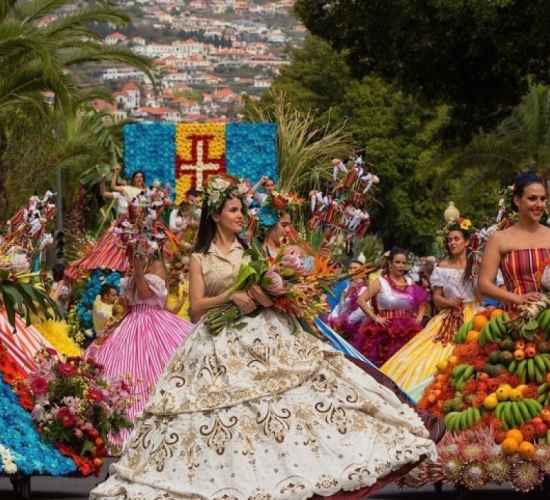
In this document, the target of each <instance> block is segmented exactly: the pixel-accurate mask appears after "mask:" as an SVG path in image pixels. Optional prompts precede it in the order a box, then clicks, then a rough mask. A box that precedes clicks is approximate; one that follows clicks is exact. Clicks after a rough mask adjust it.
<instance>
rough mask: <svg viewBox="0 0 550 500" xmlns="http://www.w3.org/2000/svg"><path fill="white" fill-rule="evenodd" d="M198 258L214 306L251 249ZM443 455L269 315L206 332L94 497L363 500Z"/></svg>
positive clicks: (399, 406) (177, 359)
mask: <svg viewBox="0 0 550 500" xmlns="http://www.w3.org/2000/svg"><path fill="white" fill-rule="evenodd" d="M192 258H195V259H197V260H198V262H199V263H200V265H201V267H202V274H203V277H204V282H205V287H206V295H207V296H216V295H218V294H220V293H222V292H223V291H224V290H227V289H228V287H230V286H232V285H233V283H234V282H235V279H236V276H237V273H238V271H239V268H240V265H241V262H242V258H243V249H242V247H241V246H240V245H239V244H238V243H237V242H236V243H235V244H234V246H233V247H232V249H231V251H230V253H229V254H224V253H221V252H220V251H219V250H218V249H217V248H216V246H215V245H212V246H211V248H210V250H209V251H208V253H206V254H194V256H193V257H192ZM434 449H435V447H434V444H433V441H432V440H431V439H430V438H429V433H428V431H427V429H426V428H425V427H424V425H423V423H422V421H421V419H420V418H419V416H418V415H417V414H416V412H415V411H414V410H413V409H412V408H410V407H409V406H407V405H405V404H403V403H401V402H400V400H399V399H398V398H397V396H396V395H395V394H394V393H393V392H392V391H390V390H389V389H387V388H386V387H384V386H382V385H380V384H378V383H377V382H376V381H375V380H374V379H373V378H372V377H370V376H369V375H367V374H366V373H364V372H363V371H362V370H361V369H359V368H358V367H356V366H355V365H354V364H353V363H351V362H349V361H347V360H346V359H345V358H344V356H343V355H342V354H340V353H337V352H336V351H335V350H334V349H332V348H331V347H330V346H328V345H327V344H326V343H324V342H321V341H320V340H318V339H317V338H315V337H313V336H311V335H309V334H307V333H306V332H305V331H303V330H302V329H300V328H298V329H297V330H295V331H293V328H292V325H291V322H290V321H289V320H288V318H287V317H286V316H284V315H282V314H278V313H276V312H274V311H273V310H271V309H263V310H261V311H260V312H259V313H257V314H255V315H253V316H247V317H244V318H243V319H242V321H240V324H239V327H238V328H224V329H223V330H222V331H221V332H220V334H219V335H217V336H212V335H211V334H210V333H209V332H208V329H207V327H206V325H205V324H204V323H202V322H201V323H199V324H198V325H197V327H196V328H195V330H194V331H193V333H192V334H191V336H190V337H189V338H188V339H187V341H186V342H185V344H184V345H183V346H182V347H181V348H180V349H179V350H178V352H177V353H176V355H175V356H174V358H173V359H172V361H171V363H170V364H169V366H168V368H167V370H166V372H165V373H164V375H163V377H162V378H161V380H160V382H159V384H158V385H157V388H156V390H155V392H154V394H153V396H152V397H151V399H150V400H149V402H148V404H147V406H146V408H145V410H144V413H143V415H142V416H141V417H140V418H138V420H137V422H136V427H135V430H134V433H133V435H132V438H131V439H130V441H129V442H128V445H127V447H126V448H125V452H124V454H123V456H122V459H121V461H120V462H119V463H117V464H115V465H113V466H112V468H111V470H112V475H111V477H110V478H109V479H108V480H107V481H106V482H105V483H103V484H101V485H99V486H98V487H96V488H95V489H94V490H93V491H92V492H91V498H92V499H94V500H97V499H102V500H103V499H109V500H123V499H124V500H137V499H140V500H153V499H157V498H161V497H167V498H168V497H169V498H173V499H182V500H183V499H184V498H205V499H206V498H208V499H210V500H222V499H232V500H233V499H234V500H251V499H254V500H259V499H267V498H277V499H293V500H305V499H308V498H311V497H313V496H314V495H322V496H330V495H334V494H336V493H338V492H339V491H345V492H346V493H345V497H344V496H342V498H347V499H352V498H362V497H364V496H365V494H366V491H365V490H370V489H372V487H373V486H374V485H379V484H382V483H383V481H382V480H383V479H385V478H386V477H387V476H388V475H389V474H391V473H395V472H397V471H400V470H401V469H402V468H403V467H407V466H410V465H412V464H414V463H416V462H418V461H419V460H421V459H422V457H433V456H434Z"/></svg>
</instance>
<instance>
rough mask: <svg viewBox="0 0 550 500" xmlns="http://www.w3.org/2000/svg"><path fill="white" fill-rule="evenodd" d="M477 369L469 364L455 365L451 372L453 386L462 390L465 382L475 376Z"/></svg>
mask: <svg viewBox="0 0 550 500" xmlns="http://www.w3.org/2000/svg"><path fill="white" fill-rule="evenodd" d="M474 374H475V370H474V367H473V366H470V365H467V364H461V365H458V366H455V368H454V369H453V372H452V374H451V379H452V384H453V387H454V388H455V389H456V390H458V391H461V390H462V389H463V388H464V384H465V383H466V382H467V381H468V380H469V379H470V378H472V377H473V376H474Z"/></svg>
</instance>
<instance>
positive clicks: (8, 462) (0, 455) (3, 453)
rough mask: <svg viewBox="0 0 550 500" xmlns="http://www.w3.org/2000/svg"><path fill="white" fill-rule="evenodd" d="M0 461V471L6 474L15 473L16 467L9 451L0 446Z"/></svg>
mask: <svg viewBox="0 0 550 500" xmlns="http://www.w3.org/2000/svg"><path fill="white" fill-rule="evenodd" d="M0 459H2V470H3V471H4V472H5V473H6V474H15V473H16V472H17V465H15V462H14V461H13V457H12V454H11V451H10V450H9V449H8V448H6V447H5V446H2V445H1V444H0Z"/></svg>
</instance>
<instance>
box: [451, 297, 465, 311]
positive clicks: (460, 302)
mask: <svg viewBox="0 0 550 500" xmlns="http://www.w3.org/2000/svg"><path fill="white" fill-rule="evenodd" d="M448 300H449V307H450V308H451V309H459V308H460V307H462V305H463V300H462V299H460V298H458V297H455V298H454V299H448Z"/></svg>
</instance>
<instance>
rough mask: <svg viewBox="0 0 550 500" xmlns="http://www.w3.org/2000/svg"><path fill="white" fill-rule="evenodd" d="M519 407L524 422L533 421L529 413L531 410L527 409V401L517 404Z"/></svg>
mask: <svg viewBox="0 0 550 500" xmlns="http://www.w3.org/2000/svg"><path fill="white" fill-rule="evenodd" d="M516 404H517V407H518V409H519V411H520V412H521V415H522V417H523V420H524V421H525V422H527V421H529V420H531V418H532V417H531V413H530V412H529V409H528V408H527V405H526V404H525V401H518V402H517V403H516Z"/></svg>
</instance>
